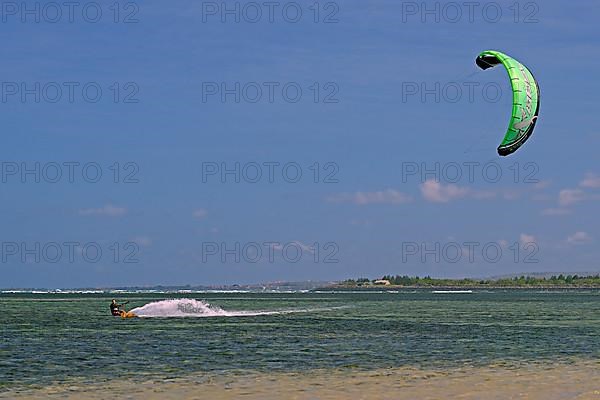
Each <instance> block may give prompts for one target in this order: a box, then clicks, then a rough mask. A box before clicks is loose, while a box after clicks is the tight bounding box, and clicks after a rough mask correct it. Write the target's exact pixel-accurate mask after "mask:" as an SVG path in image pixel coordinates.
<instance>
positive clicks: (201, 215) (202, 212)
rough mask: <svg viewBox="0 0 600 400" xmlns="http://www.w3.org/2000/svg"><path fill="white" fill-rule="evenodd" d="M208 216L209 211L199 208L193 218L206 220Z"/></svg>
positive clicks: (194, 212) (193, 213)
mask: <svg viewBox="0 0 600 400" xmlns="http://www.w3.org/2000/svg"><path fill="white" fill-rule="evenodd" d="M207 215H208V211H206V210H205V209H204V208H198V209H196V210H194V211H193V212H192V217H194V218H200V219H201V218H204V217H206V216H207Z"/></svg>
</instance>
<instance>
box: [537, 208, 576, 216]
mask: <svg viewBox="0 0 600 400" xmlns="http://www.w3.org/2000/svg"><path fill="white" fill-rule="evenodd" d="M568 214H571V210H569V209H568V208H560V207H558V208H545V209H543V210H542V215H550V216H559V215H568Z"/></svg>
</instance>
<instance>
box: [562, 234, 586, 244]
mask: <svg viewBox="0 0 600 400" xmlns="http://www.w3.org/2000/svg"><path fill="white" fill-rule="evenodd" d="M591 241H592V238H591V237H590V235H588V234H587V233H586V232H582V231H579V232H575V233H574V234H572V235H569V236H568V237H567V243H569V244H585V243H590V242H591Z"/></svg>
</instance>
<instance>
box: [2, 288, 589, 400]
mask: <svg viewBox="0 0 600 400" xmlns="http://www.w3.org/2000/svg"><path fill="white" fill-rule="evenodd" d="M112 296H114V295H106V296H101V295H82V294H72V295H66V294H38V295H33V294H3V295H0V307H1V309H2V313H1V314H0V332H1V339H2V340H1V342H0V391H2V390H6V389H16V388H21V387H28V386H31V385H36V386H39V385H46V384H50V383H57V382H63V381H68V380H71V379H75V380H78V381H84V382H99V381H103V380H108V379H111V378H123V377H128V378H133V379H136V378H140V379H141V378H144V379H146V378H158V379H168V378H182V377H186V376H187V375H198V374H199V373H204V372H207V373H244V372H246V371H290V372H293V371H303V370H308V369H314V368H319V369H327V368H360V369H375V368H377V369H378V368H386V367H401V366H417V367H425V368H447V367H455V366H457V365H475V366H478V365H481V366H484V365H490V364H498V363H502V364H504V365H508V366H511V365H515V366H517V365H520V364H523V363H531V362H542V361H547V360H553V361H556V362H561V361H565V362H567V361H568V360H572V359H593V358H598V356H600V292H598V291H579V292H546V293H543V292H536V291H528V292H525V291H498V292H481V293H478V292H475V293H472V294H434V293H431V292H430V291H418V292H400V293H297V294H289V293H285V294H284V293H281V294H258V293H257V294H247V293H225V294H193V295H192V294H186V295H165V294H160V295H158V294H156V295H154V294H153V295H147V294H144V295H140V294H136V295H123V296H126V297H127V299H129V300H131V304H130V305H132V306H133V307H138V306H142V305H144V304H147V303H150V302H154V301H159V300H163V299H168V298H181V297H186V298H195V299H198V300H204V301H206V302H207V303H209V304H210V305H212V306H218V307H220V308H222V309H223V310H225V311H232V312H239V311H242V312H247V311H280V310H297V311H298V310H304V311H301V312H295V313H284V314H270V315H255V316H215V317H209V318H143V319H142V318H138V319H130V320H121V319H120V318H114V317H111V316H110V315H109V312H108V303H109V301H110V298H111V297H112Z"/></svg>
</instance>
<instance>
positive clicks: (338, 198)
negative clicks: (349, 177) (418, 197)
mask: <svg viewBox="0 0 600 400" xmlns="http://www.w3.org/2000/svg"><path fill="white" fill-rule="evenodd" d="M327 201H329V202H332V203H353V204H357V205H359V206H364V205H367V204H405V203H409V202H411V201H412V198H411V197H410V196H409V195H407V194H406V193H402V192H399V191H397V190H393V189H387V190H383V191H378V192H355V193H339V194H336V195H332V196H329V197H327Z"/></svg>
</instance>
